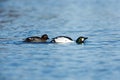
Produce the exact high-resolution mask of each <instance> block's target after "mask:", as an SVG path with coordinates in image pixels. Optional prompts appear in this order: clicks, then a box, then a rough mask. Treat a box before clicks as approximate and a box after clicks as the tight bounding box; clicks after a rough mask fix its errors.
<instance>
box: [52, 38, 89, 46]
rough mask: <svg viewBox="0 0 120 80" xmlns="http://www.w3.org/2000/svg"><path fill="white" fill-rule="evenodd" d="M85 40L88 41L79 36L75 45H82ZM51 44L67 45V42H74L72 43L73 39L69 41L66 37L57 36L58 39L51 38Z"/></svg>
mask: <svg viewBox="0 0 120 80" xmlns="http://www.w3.org/2000/svg"><path fill="white" fill-rule="evenodd" d="M86 39H88V37H83V36H80V37H78V38H77V40H76V43H78V44H81V43H84V41H85V40H86ZM51 42H53V43H69V42H74V41H73V39H71V38H70V37H67V36H58V37H55V38H53V39H52V40H51Z"/></svg>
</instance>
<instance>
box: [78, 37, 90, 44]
mask: <svg viewBox="0 0 120 80" xmlns="http://www.w3.org/2000/svg"><path fill="white" fill-rule="evenodd" d="M86 39H88V37H83V36H80V37H78V38H77V40H76V43H77V44H82V43H84V42H85V40H86Z"/></svg>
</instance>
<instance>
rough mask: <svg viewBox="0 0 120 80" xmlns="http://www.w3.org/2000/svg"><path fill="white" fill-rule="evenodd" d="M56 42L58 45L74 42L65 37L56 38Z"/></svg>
mask: <svg viewBox="0 0 120 80" xmlns="http://www.w3.org/2000/svg"><path fill="white" fill-rule="evenodd" d="M55 42H57V43H68V42H73V41H72V40H70V39H68V38H65V37H60V38H56V39H55Z"/></svg>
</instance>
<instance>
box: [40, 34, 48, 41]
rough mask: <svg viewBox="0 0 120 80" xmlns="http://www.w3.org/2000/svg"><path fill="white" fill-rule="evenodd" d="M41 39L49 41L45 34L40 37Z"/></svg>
mask: <svg viewBox="0 0 120 80" xmlns="http://www.w3.org/2000/svg"><path fill="white" fill-rule="evenodd" d="M41 39H43V40H47V39H49V37H48V35H47V34H44V35H42V37H41Z"/></svg>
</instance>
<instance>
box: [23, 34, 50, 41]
mask: <svg viewBox="0 0 120 80" xmlns="http://www.w3.org/2000/svg"><path fill="white" fill-rule="evenodd" d="M48 39H49V37H48V35H47V34H43V35H42V36H41V37H39V36H32V37H28V38H26V39H24V42H46V41H47V40H48Z"/></svg>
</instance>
